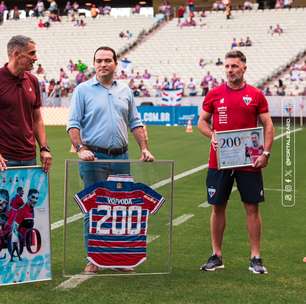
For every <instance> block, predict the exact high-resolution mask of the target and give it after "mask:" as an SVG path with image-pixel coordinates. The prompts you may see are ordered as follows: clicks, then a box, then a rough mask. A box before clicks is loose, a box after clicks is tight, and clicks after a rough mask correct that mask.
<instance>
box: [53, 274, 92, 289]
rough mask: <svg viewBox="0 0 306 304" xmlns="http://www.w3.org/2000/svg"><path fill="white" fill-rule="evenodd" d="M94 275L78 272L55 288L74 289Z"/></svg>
mask: <svg viewBox="0 0 306 304" xmlns="http://www.w3.org/2000/svg"><path fill="white" fill-rule="evenodd" d="M92 277H93V275H90V274H88V275H86V274H76V275H74V276H72V277H71V278H70V279H68V280H66V281H64V282H62V283H61V284H59V285H58V286H56V287H55V289H64V290H65V289H72V288H75V287H77V286H78V285H80V284H82V283H83V282H85V281H87V280H89V279H91V278H92Z"/></svg>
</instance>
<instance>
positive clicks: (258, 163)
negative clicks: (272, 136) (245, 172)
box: [253, 154, 269, 168]
mask: <svg viewBox="0 0 306 304" xmlns="http://www.w3.org/2000/svg"><path fill="white" fill-rule="evenodd" d="M268 160H269V159H268V157H267V156H265V155H264V154H262V155H260V156H259V157H258V158H257V159H256V160H255V163H254V164H253V167H254V168H265V167H266V166H267V165H268Z"/></svg>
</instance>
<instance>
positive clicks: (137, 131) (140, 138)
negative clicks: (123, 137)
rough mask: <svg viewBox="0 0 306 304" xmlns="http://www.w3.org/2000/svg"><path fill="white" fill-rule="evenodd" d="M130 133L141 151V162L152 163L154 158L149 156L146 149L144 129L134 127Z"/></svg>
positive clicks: (149, 153)
mask: <svg viewBox="0 0 306 304" xmlns="http://www.w3.org/2000/svg"><path fill="white" fill-rule="evenodd" d="M132 133H133V135H134V137H135V139H136V141H137V143H138V146H139V148H140V150H141V156H140V159H141V160H143V161H149V162H150V161H153V160H154V156H153V155H152V154H151V152H150V151H149V149H148V142H147V140H146V137H145V133H144V129H143V127H142V126H141V127H136V128H134V129H133V130H132Z"/></svg>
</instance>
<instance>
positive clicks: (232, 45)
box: [231, 38, 238, 49]
mask: <svg viewBox="0 0 306 304" xmlns="http://www.w3.org/2000/svg"><path fill="white" fill-rule="evenodd" d="M237 46H238V43H237V40H236V38H233V41H232V44H231V49H234V48H235V47H237Z"/></svg>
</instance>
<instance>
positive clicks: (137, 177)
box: [64, 160, 174, 276]
mask: <svg viewBox="0 0 306 304" xmlns="http://www.w3.org/2000/svg"><path fill="white" fill-rule="evenodd" d="M82 163H83V162H82V161H79V160H67V161H66V179H65V216H64V223H65V225H64V275H65V276H72V275H76V274H82V272H83V269H84V267H85V265H86V263H88V262H90V263H92V264H94V265H96V266H97V267H98V268H99V269H100V271H98V273H97V275H101V276H107V275H122V274H129V275H130V274H133V275H144V274H167V273H170V272H171V255H172V204H173V172H174V162H173V161H154V162H153V163H146V162H143V161H138V160H137V161H136V160H116V161H115V160H105V161H102V160H101V161H95V162H91V163H92V165H93V166H97V167H98V168H99V170H100V172H101V171H103V170H104V169H105V172H106V174H105V175H104V176H103V178H100V179H99V180H97V181H96V182H95V183H94V184H92V185H90V186H88V187H87V188H84V185H83V182H82V180H81V178H80V175H79V168H80V164H82ZM86 164H88V162H86ZM120 167H122V168H128V170H127V171H125V173H124V174H120V173H119V171H120V170H119V171H118V170H117V169H118V168H120ZM84 217H87V218H88V226H87V227H88V228H86V231H87V232H88V239H86V238H85V236H84V220H83V218H84ZM68 222H69V224H68ZM126 270H128V271H126Z"/></svg>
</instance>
